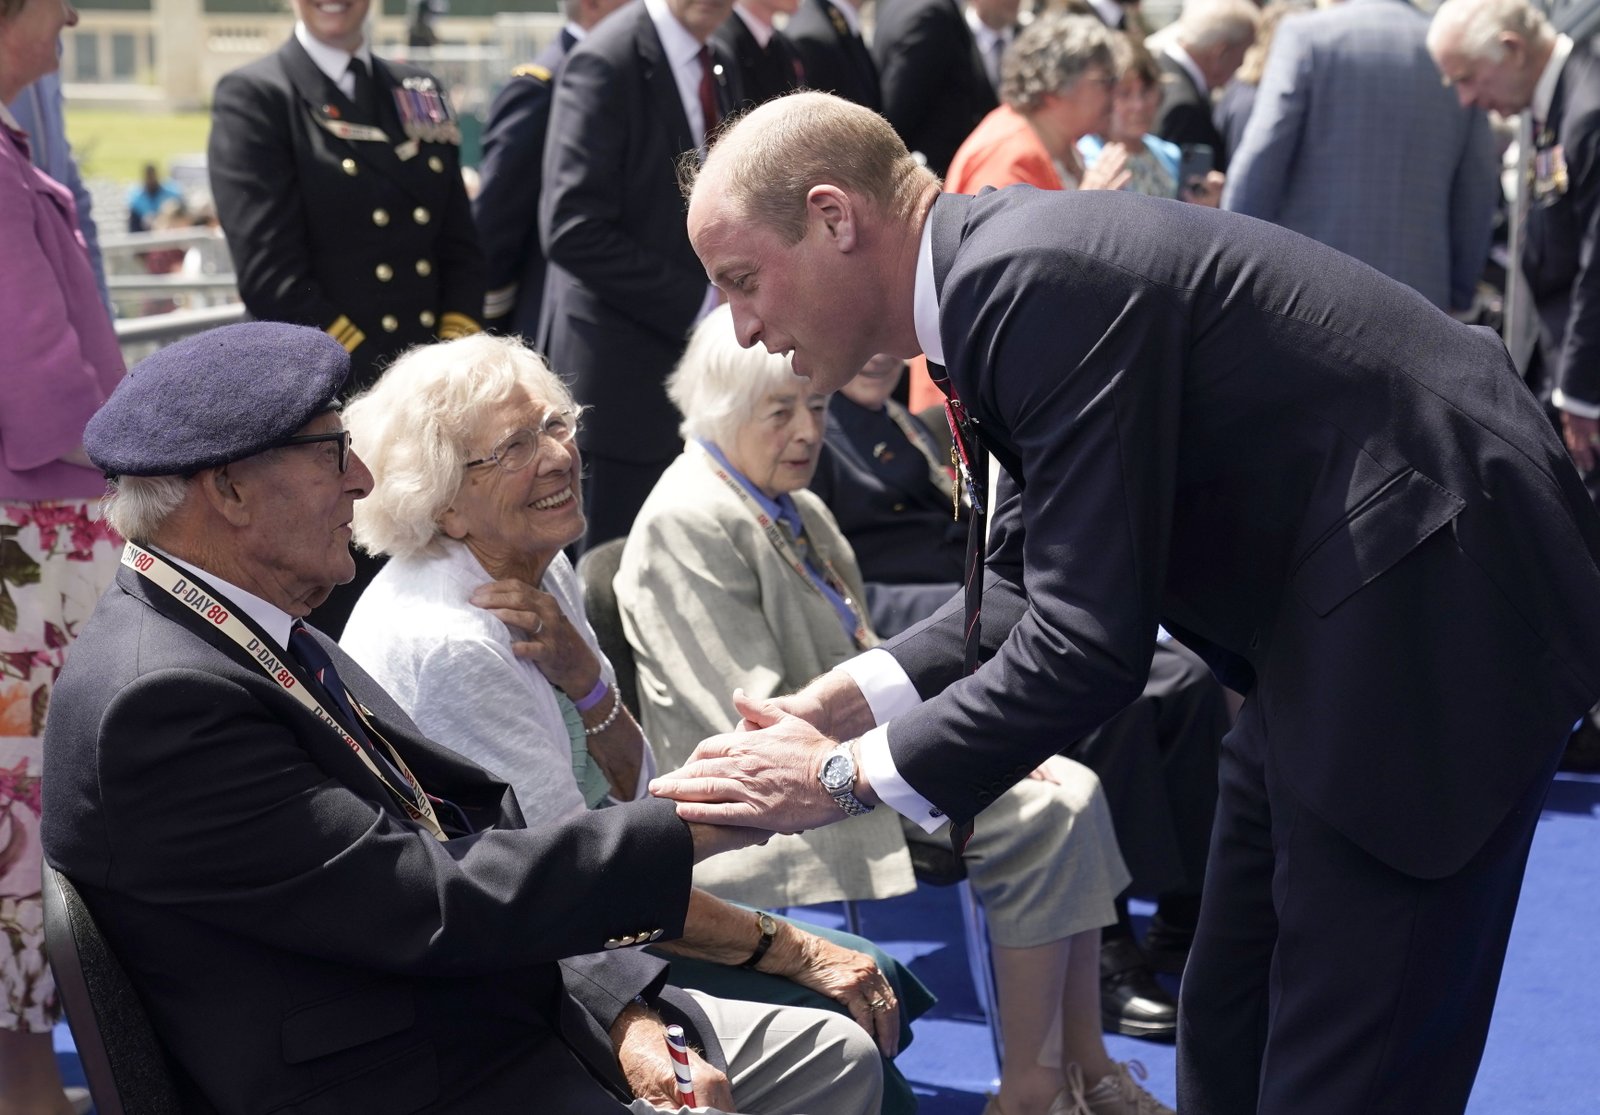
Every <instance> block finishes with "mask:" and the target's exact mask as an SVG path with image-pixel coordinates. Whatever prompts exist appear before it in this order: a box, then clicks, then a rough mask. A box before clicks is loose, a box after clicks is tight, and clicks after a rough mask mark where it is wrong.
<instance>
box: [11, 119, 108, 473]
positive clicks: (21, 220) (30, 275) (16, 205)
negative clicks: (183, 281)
mask: <svg viewBox="0 0 1600 1115" xmlns="http://www.w3.org/2000/svg"><path fill="white" fill-rule="evenodd" d="M0 245H4V249H3V250H0V323H4V324H3V325H0V499H6V500H42V499H70V498H81V497H93V496H97V495H99V494H100V493H101V492H102V491H104V489H105V481H104V480H103V479H102V478H101V476H100V474H99V473H98V472H97V471H96V470H95V469H92V468H83V467H80V466H78V465H68V464H62V463H61V462H59V461H57V460H56V458H57V457H60V456H61V455H62V454H63V453H67V452H70V451H71V450H73V449H74V448H76V447H77V446H78V445H79V444H80V443H81V442H82V440H83V427H84V424H85V423H86V422H88V421H89V416H90V415H91V414H93V413H94V412H95V410H96V408H98V407H99V406H100V404H101V403H103V402H104V401H105V399H106V396H108V395H109V394H111V389H112V388H113V387H115V386H116V385H117V381H118V380H120V379H121V378H122V376H123V373H124V368H123V363H122V352H121V350H120V349H119V348H118V347H117V335H116V331H115V330H114V329H113V328H112V326H111V321H110V319H109V318H108V317H107V316H106V309H105V305H104V304H103V303H102V302H101V301H100V292H99V288H98V287H97V286H96V284H95V278H94V270H93V269H92V268H91V267H90V265H89V253H88V249H87V248H86V247H85V246H84V242H83V233H81V232H80V231H79V230H78V215H77V210H76V208H75V207H74V205H73V203H72V195H71V194H70V193H69V192H68V191H67V189H66V187H64V186H62V185H60V184H59V183H58V182H56V181H55V180H54V179H52V178H50V177H48V176H47V175H45V174H44V173H43V172H42V171H40V170H38V169H36V168H35V167H34V166H33V164H32V163H31V162H29V161H28V148H27V141H26V139H25V138H24V137H23V136H22V135H21V134H20V133H17V132H14V131H12V130H11V129H10V128H8V127H6V126H5V125H4V124H3V123H0Z"/></svg>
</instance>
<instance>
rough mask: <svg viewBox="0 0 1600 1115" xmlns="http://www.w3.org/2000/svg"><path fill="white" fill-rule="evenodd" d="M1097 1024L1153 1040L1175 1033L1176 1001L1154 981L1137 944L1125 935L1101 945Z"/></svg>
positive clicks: (1170, 1037) (1170, 1038)
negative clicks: (1098, 1017) (1098, 1022)
mask: <svg viewBox="0 0 1600 1115" xmlns="http://www.w3.org/2000/svg"><path fill="white" fill-rule="evenodd" d="M1100 1025H1101V1028H1103V1029H1104V1030H1106V1031H1107V1032H1108V1033H1113V1034H1127V1035H1128V1036H1129V1037H1135V1038H1149V1039H1151V1040H1152V1041H1173V1040H1175V1039H1176V1038H1177V1036H1178V1004H1177V1003H1175V1002H1174V1001H1173V999H1172V996H1171V995H1168V994H1167V990H1166V988H1164V987H1162V986H1161V985H1160V984H1159V983H1157V982H1156V977H1155V975H1154V974H1153V973H1152V972H1151V971H1150V966H1149V965H1148V964H1146V963H1145V959H1144V954H1143V953H1141V952H1140V951H1139V946H1138V945H1137V944H1136V943H1134V942H1133V941H1130V940H1128V939H1126V938H1118V939H1116V940H1110V941H1104V942H1102V943H1101V945H1100Z"/></svg>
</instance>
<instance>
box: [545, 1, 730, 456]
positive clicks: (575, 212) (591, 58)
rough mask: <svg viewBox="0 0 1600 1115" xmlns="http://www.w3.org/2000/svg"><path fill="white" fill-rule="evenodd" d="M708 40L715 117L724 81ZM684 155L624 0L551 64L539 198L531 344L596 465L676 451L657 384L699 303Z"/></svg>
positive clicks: (721, 57)
mask: <svg viewBox="0 0 1600 1115" xmlns="http://www.w3.org/2000/svg"><path fill="white" fill-rule="evenodd" d="M711 45H712V49H713V51H714V52H715V53H716V55H717V60H718V61H719V62H720V64H721V66H722V75H721V80H722V85H721V87H720V89H719V94H718V95H719V98H720V100H721V104H722V106H723V109H724V110H725V111H726V110H728V109H731V108H732V106H733V105H735V104H737V103H738V99H739V96H740V93H739V88H738V79H737V76H736V74H735V71H734V66H733V59H732V58H731V57H730V56H729V55H728V54H727V53H726V52H725V51H724V50H722V48H721V47H720V46H718V45H717V44H716V42H715V40H713V42H712V44H711ZM694 149H695V142H694V135H693V133H692V132H691V131H690V129H689V120H688V117H687V116H686V115H685V114H684V111H683V101H682V99H681V97H680V96H679V93H678V86H677V83H676V81H675V80H674V79H673V76H672V67H671V64H670V63H669V62H668V60H667V57H666V54H665V52H664V51H663V50H662V46H661V39H660V36H659V35H657V34H656V29H655V24H654V23H652V22H651V20H650V13H649V12H648V11H646V10H645V6H644V3H643V0H634V2H633V3H630V4H628V5H626V6H624V7H622V8H619V9H617V10H616V11H615V12H613V13H611V15H609V16H607V17H606V18H605V19H604V20H602V21H601V22H600V24H599V26H597V27H595V29H594V30H593V31H591V32H589V34H588V35H587V36H586V37H585V38H584V40H583V42H581V43H579V44H578V45H577V47H576V48H574V49H573V50H572V52H571V53H570V54H568V55H567V60H566V61H565V62H564V63H563V64H562V67H561V72H560V74H559V75H558V76H557V78H556V91H555V103H554V104H553V105H552V107H551V109H550V135H549V139H548V140H547V141H546V143H545V154H544V194H543V196H542V197H541V198H540V202H539V236H540V239H541V240H542V242H543V243H544V247H545V254H546V256H547V257H548V258H549V260H550V267H549V269H548V270H547V272H546V275H545V292H544V309H543V312H542V314H541V318H540V330H539V335H540V348H541V349H542V350H543V351H544V353H545V355H546V356H548V357H549V358H550V364H551V366H552V367H554V368H555V369H556V370H557V371H559V372H560V373H561V374H562V375H563V376H566V377H569V378H570V379H571V380H572V388H573V393H574V394H575V395H576V396H577V399H578V401H579V402H580V403H583V404H585V405H587V406H592V407H593V408H594V409H593V410H591V411H590V412H589V414H588V416H587V417H586V418H585V425H584V430H583V433H582V434H581V435H580V438H581V440H582V441H583V445H584V448H585V449H588V450H591V451H593V452H597V453H599V454H601V455H602V456H606V457H610V458H613V459H617V460H622V461H634V462H656V461H663V460H667V459H670V458H672V457H674V456H676V455H677V453H678V452H679V450H680V448H681V446H682V441H681V440H680V439H679V437H678V412H677V411H676V410H675V409H674V408H673V406H672V404H671V403H670V402H669V401H668V400H667V391H666V386H665V385H666V379H667V374H668V373H669V372H671V371H672V369H673V367H674V365H676V364H677V361H678V357H679V356H681V355H682V354H683V348H684V345H685V344H686V343H687V341H688V336H689V330H690V329H691V328H692V327H693V325H694V322H695V315H696V314H698V313H699V312H700V308H701V306H702V305H703V304H704V302H705V298H706V289H707V283H706V272H705V268H704V267H702V266H701V265H700V260H699V259H698V258H697V257H696V256H695V254H694V249H693V248H692V247H691V246H690V244H689V232H688V228H687V226H686V224H685V221H684V201H683V194H682V192H681V191H680V190H679V189H678V173H677V166H678V158H679V156H681V155H683V154H684V152H686V151H687V152H692V151H694Z"/></svg>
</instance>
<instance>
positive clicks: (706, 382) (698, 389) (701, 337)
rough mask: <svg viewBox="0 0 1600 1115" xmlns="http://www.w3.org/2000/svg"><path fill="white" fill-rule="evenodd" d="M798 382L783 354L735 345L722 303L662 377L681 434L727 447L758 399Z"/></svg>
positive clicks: (730, 320)
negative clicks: (674, 365)
mask: <svg viewBox="0 0 1600 1115" xmlns="http://www.w3.org/2000/svg"><path fill="white" fill-rule="evenodd" d="M799 382H803V380H801V378H800V377H799V376H797V375H795V374H794V368H793V367H792V366H791V365H790V363H789V358H788V357H787V356H780V355H778V354H776V353H771V352H768V351H767V350H766V349H764V348H762V347H761V346H760V345H756V346H755V347H753V348H744V347H743V346H741V345H740V344H739V338H738V336H737V335H736V334H735V333H734V329H733V313H732V311H731V310H729V309H728V307H727V306H726V305H723V306H718V307H717V308H716V309H715V310H713V311H712V312H711V313H709V314H707V315H706V318H705V320H704V321H702V322H701V323H700V324H699V325H697V326H695V330H694V333H693V334H691V335H690V337H689V347H688V348H686V349H684V352H683V358H682V359H680V360H679V361H678V366H677V367H676V368H674V369H673V371H672V375H670V376H668V377H667V397H668V398H669V399H671V400H672V405H673V406H675V407H677V408H678V413H679V414H681V415H683V422H682V423H681V424H679V426H678V432H679V433H680V434H682V435H683V436H684V437H685V438H698V439H700V440H701V441H709V442H711V443H712V444H713V445H716V446H717V447H718V448H726V447H728V446H729V445H731V444H733V439H734V437H735V436H737V435H738V433H739V429H740V427H742V426H743V425H744V424H745V423H746V422H748V421H749V420H750V418H751V416H752V415H754V414H755V412H756V407H758V406H760V405H761V400H762V399H765V398H766V397H767V396H768V395H770V394H771V393H772V392H773V391H775V390H776V389H778V388H780V387H784V386H787V385H789V384H791V383H799Z"/></svg>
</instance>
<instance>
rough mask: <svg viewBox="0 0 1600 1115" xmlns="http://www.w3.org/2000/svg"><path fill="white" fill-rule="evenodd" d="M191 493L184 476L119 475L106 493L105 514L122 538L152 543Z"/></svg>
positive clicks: (108, 521) (112, 527) (103, 512)
mask: <svg viewBox="0 0 1600 1115" xmlns="http://www.w3.org/2000/svg"><path fill="white" fill-rule="evenodd" d="M188 494H189V481H188V480H186V479H185V478H184V477H182V476H119V477H117V479H115V480H113V481H112V482H111V486H110V488H109V489H108V490H107V491H106V498H105V504H104V507H103V510H102V514H103V515H104V517H105V521H106V523H107V524H108V525H109V526H110V527H111V529H112V530H114V531H116V532H117V533H118V534H120V535H122V537H124V538H126V539H129V540H130V541H133V542H149V541H150V540H151V539H153V538H154V537H155V536H156V534H157V532H158V531H160V529H161V525H162V524H163V523H165V522H166V521H167V516H169V515H171V514H172V513H173V512H174V511H176V510H177V509H178V507H179V506H180V505H181V504H182V503H183V500H184V497H185V496H187V495H188Z"/></svg>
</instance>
